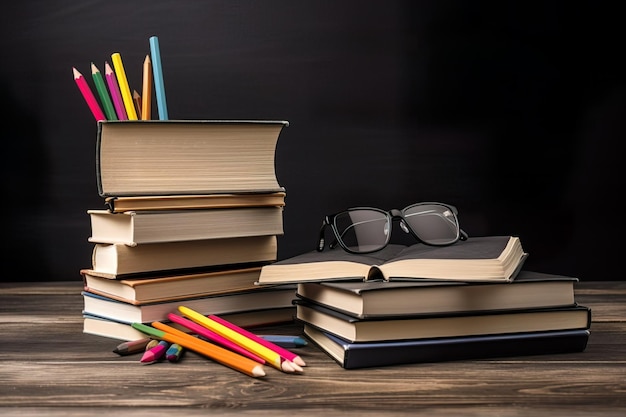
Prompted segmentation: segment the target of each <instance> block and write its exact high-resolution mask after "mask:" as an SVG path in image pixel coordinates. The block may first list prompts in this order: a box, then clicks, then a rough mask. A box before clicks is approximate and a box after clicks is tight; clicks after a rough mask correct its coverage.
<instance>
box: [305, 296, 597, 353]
mask: <svg viewBox="0 0 626 417" xmlns="http://www.w3.org/2000/svg"><path fill="white" fill-rule="evenodd" d="M294 303H296V318H297V319H298V320H300V321H301V322H303V323H304V324H310V325H313V326H315V327H318V328H319V329H321V330H324V331H326V332H329V333H332V334H334V335H336V336H339V337H341V338H343V339H346V340H348V341H350V342H373V341H383V340H401V339H430V338H436V337H456V336H479V335H488V334H507V333H522V332H539V331H550V330H575V329H589V326H590V325H591V309H589V308H588V307H584V306H581V305H573V306H569V307H553V308H538V309H526V310H492V311H480V312H473V313H457V314H445V313H442V314H418V315H403V316H394V317H386V318H376V319H358V318H355V317H353V316H349V315H347V314H344V313H341V312H339V311H337V310H332V309H329V308H327V307H324V306H321V305H319V304H315V303H310V302H307V301H304V300H302V299H296V300H294Z"/></svg>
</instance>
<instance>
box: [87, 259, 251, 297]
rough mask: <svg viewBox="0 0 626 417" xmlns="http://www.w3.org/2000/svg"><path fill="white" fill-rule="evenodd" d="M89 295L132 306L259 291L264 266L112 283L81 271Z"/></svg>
mask: <svg viewBox="0 0 626 417" xmlns="http://www.w3.org/2000/svg"><path fill="white" fill-rule="evenodd" d="M80 272H81V275H82V277H83V282H84V287H85V291H89V292H92V293H95V294H99V295H102V296H105V297H110V298H114V299H116V300H119V301H124V302H126V303H130V304H147V303H155V302H162V301H173V300H179V299H185V298H189V297H193V296H196V297H203V296H209V295H218V294H228V293H233V292H241V291H248V290H255V289H258V288H259V287H258V286H257V285H255V281H256V280H257V279H258V277H259V273H260V272H261V267H260V266H253V267H247V268H226V269H224V268H219V269H214V270H208V271H205V272H198V273H189V274H187V273H175V272H174V273H169V274H168V273H161V274H156V275H152V276H142V277H129V278H122V279H111V278H109V277H108V276H106V275H105V276H101V275H100V274H98V273H97V272H95V271H93V270H91V269H83V270H81V271H80Z"/></svg>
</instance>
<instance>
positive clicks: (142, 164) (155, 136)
mask: <svg viewBox="0 0 626 417" xmlns="http://www.w3.org/2000/svg"><path fill="white" fill-rule="evenodd" d="M288 125H289V123H288V122H286V121H270V120H268V121H264V120H140V121H139V120H136V121H128V120H125V121H99V122H98V132H97V139H96V179H97V185H98V193H99V194H100V195H101V196H103V197H107V196H125V195H126V196H129V195H174V194H181V195H182V194H216V193H235V192H276V191H284V190H283V188H282V187H281V186H280V184H279V183H278V179H277V177H276V171H275V153H276V147H277V144H278V138H279V135H280V133H281V131H282V129H283V128H284V127H286V126H288Z"/></svg>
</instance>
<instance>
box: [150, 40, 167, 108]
mask: <svg viewBox="0 0 626 417" xmlns="http://www.w3.org/2000/svg"><path fill="white" fill-rule="evenodd" d="M150 53H151V54H152V74H153V78H154V94H155V96H156V101H157V109H158V112H159V120H167V119H168V114H167V101H166V100H165V83H164V82H163V66H162V64H161V49H160V47H159V38H157V37H156V36H152V37H151V38H150Z"/></svg>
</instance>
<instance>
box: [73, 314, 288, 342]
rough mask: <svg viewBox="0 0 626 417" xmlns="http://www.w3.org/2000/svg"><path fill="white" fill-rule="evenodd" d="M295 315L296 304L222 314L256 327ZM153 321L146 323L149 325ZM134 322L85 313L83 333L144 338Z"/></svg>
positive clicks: (114, 337)
mask: <svg viewBox="0 0 626 417" xmlns="http://www.w3.org/2000/svg"><path fill="white" fill-rule="evenodd" d="M294 315H295V307H294V306H285V307H276V308H266V309H263V310H251V311H242V312H236V313H227V314H222V315H221V316H220V317H222V318H223V319H225V320H228V321H229V322H231V323H233V324H236V325H237V326H239V327H243V328H254V327H260V326H273V325H277V324H286V323H290V322H293V316H294ZM160 321H163V322H166V323H167V324H168V325H169V326H172V327H174V328H177V329H178V330H182V331H184V332H189V330H188V329H187V328H186V327H183V326H181V325H179V324H176V323H172V322H170V321H169V320H160ZM150 323H151V322H146V323H144V324H147V325H149V324H150ZM131 324H132V322H123V321H119V320H112V319H108V318H105V317H100V316H95V315H93V314H88V313H84V314H83V333H86V334H92V335H96V336H102V337H108V338H111V339H118V340H138V339H143V338H145V337H146V335H145V334H144V333H142V332H140V331H139V330H137V329H135V328H133V327H132V326H131Z"/></svg>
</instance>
